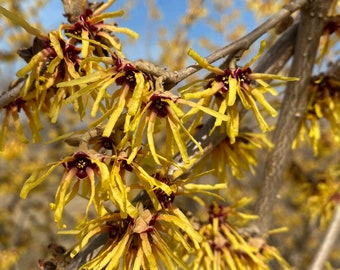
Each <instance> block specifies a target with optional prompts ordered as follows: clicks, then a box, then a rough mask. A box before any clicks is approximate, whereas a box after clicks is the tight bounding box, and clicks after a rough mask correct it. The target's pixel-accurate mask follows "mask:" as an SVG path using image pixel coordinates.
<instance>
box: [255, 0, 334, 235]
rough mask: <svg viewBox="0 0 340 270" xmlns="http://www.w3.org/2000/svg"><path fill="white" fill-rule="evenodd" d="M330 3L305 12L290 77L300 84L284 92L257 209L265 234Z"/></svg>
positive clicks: (314, 3) (319, 0)
mask: <svg viewBox="0 0 340 270" xmlns="http://www.w3.org/2000/svg"><path fill="white" fill-rule="evenodd" d="M331 2H332V1H331V0H327V1H324V0H317V1H312V2H310V3H309V4H308V6H307V7H306V8H304V9H302V14H301V20H300V24H299V29H298V36H297V40H296V46H295V51H294V60H293V64H292V68H291V72H290V76H292V77H298V78H300V80H299V81H298V82H289V83H288V84H287V88H286V91H285V96H284V99H283V101H284V102H283V104H282V107H281V110H280V115H279V119H278V122H277V127H276V129H275V131H274V134H273V143H274V147H273V150H272V151H271V152H270V153H269V155H268V158H267V162H266V164H265V169H264V176H263V185H262V188H261V190H260V194H259V199H258V201H257V205H256V212H257V214H258V215H259V219H258V220H257V221H256V224H257V225H258V227H259V228H260V231H262V232H265V231H267V230H268V228H269V227H270V224H271V213H272V210H273V207H274V204H275V201H276V196H277V193H278V190H279V188H280V185H281V181H282V176H283V171H284V169H285V167H286V164H287V161H288V158H289V152H290V150H291V145H292V143H293V140H294V138H295V137H296V134H297V132H298V130H299V126H300V122H301V118H302V115H303V114H304V112H305V109H306V107H307V102H308V93H307V88H308V85H309V83H310V78H311V74H312V70H313V64H314V61H312V59H315V56H316V52H317V48H318V45H319V40H320V36H321V33H322V30H323V27H324V24H325V19H326V14H327V11H328V9H329V7H330V5H331Z"/></svg>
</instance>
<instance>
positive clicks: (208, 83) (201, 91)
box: [179, 42, 297, 143]
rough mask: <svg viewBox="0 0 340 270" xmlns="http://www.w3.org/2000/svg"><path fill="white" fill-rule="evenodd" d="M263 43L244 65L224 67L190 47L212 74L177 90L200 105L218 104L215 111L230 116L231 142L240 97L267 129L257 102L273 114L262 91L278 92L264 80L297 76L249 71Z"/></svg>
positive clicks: (237, 118)
mask: <svg viewBox="0 0 340 270" xmlns="http://www.w3.org/2000/svg"><path fill="white" fill-rule="evenodd" d="M263 49H264V42H262V44H261V48H260V51H259V53H258V54H257V55H256V56H255V57H254V58H253V59H252V60H251V61H250V62H249V63H247V64H245V65H244V66H243V67H237V66H236V67H235V66H231V67H229V68H226V69H224V70H222V69H220V68H218V67H214V66H212V65H210V64H209V63H208V62H207V61H206V60H205V59H203V58H202V57H201V56H199V55H198V54H197V53H196V52H195V51H193V50H192V49H191V50H189V52H188V54H189V55H190V56H191V57H192V58H193V59H194V60H195V61H197V63H198V64H199V65H200V66H202V67H203V68H205V69H207V70H208V71H210V72H212V74H213V75H212V76H209V78H208V79H206V80H203V81H197V82H195V83H194V84H190V85H188V86H184V87H182V88H181V89H180V90H179V91H180V92H181V93H183V98H184V99H189V100H190V99H197V100H198V103H199V104H203V105H205V106H208V105H209V107H217V111H218V112H219V113H222V114H226V115H227V116H228V118H229V120H228V121H226V122H225V131H226V134H227V135H228V137H229V138H230V141H231V143H234V142H235V138H236V136H237V135H238V132H239V108H238V102H237V100H238V99H239V100H240V102H241V104H242V105H243V107H244V108H245V109H247V110H249V109H251V110H252V111H253V112H254V115H255V118H256V120H257V122H258V124H259V126H260V128H261V130H262V131H267V130H268V129H269V126H268V124H267V123H266V121H265V120H264V118H263V116H262V114H261V113H260V111H259V109H258V107H257V104H256V101H257V102H258V103H260V104H261V105H262V106H263V108H264V109H265V110H266V111H267V112H268V113H269V114H270V115H271V116H276V115H277V112H276V110H275V109H274V108H273V107H272V106H271V105H270V104H269V103H268V101H267V100H266V99H265V98H264V93H266V92H269V93H271V94H272V95H277V92H276V90H275V89H274V88H273V87H272V86H270V85H269V84H268V83H266V82H265V81H264V80H268V79H269V80H282V81H295V80H297V78H291V77H284V76H279V75H274V74H261V73H254V72H252V70H251V68H250V65H251V64H252V63H253V62H254V61H255V60H256V59H257V58H258V57H259V56H260V55H261V53H262V51H263ZM196 114H197V110H192V111H189V112H188V114H187V115H186V117H191V116H193V115H196ZM221 124H222V121H220V120H219V119H217V120H216V123H215V127H217V126H220V125H221Z"/></svg>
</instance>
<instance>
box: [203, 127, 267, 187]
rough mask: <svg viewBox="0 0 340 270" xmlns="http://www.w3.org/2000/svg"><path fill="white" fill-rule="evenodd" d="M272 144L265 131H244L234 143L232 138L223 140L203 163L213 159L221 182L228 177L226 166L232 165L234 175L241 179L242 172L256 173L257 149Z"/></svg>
mask: <svg viewBox="0 0 340 270" xmlns="http://www.w3.org/2000/svg"><path fill="white" fill-rule="evenodd" d="M272 146H273V145H272V143H271V142H270V141H269V140H268V139H267V138H266V135H265V134H263V133H259V134H256V133H251V132H242V133H240V134H239V135H238V136H237V137H236V138H235V142H234V143H232V142H231V139H230V138H226V139H225V140H223V141H222V142H221V143H220V144H219V145H218V146H217V147H215V148H214V150H213V151H212V152H211V154H209V155H208V156H207V157H206V158H205V159H203V160H202V164H204V163H205V162H206V161H207V160H211V166H212V167H213V168H214V169H215V170H214V174H215V175H217V176H218V177H219V179H220V181H221V182H226V180H227V179H228V177H227V170H226V169H225V167H226V166H228V167H230V171H231V174H232V176H234V177H236V178H238V179H241V178H242V177H243V174H242V172H247V171H250V172H251V173H255V171H254V167H255V166H256V165H257V156H256V152H257V150H259V149H262V148H271V147H272Z"/></svg>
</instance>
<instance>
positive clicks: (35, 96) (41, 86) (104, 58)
mask: <svg viewBox="0 0 340 270" xmlns="http://www.w3.org/2000/svg"><path fill="white" fill-rule="evenodd" d="M112 2H113V1H109V2H108V3H106V4H103V5H101V6H100V7H99V8H98V9H97V10H95V11H93V10H91V9H85V10H84V11H83V13H82V14H81V15H80V16H79V19H78V21H76V22H74V23H73V24H62V25H61V26H60V29H59V30H58V31H52V32H50V33H48V34H43V33H41V32H40V30H38V29H36V28H34V27H32V26H31V25H30V24H29V23H28V22H26V21H25V20H23V19H22V18H21V17H20V16H19V15H17V14H15V13H12V12H10V11H8V10H6V9H5V8H2V7H1V9H0V13H1V14H3V15H5V16H6V17H7V18H9V19H10V20H12V21H14V22H16V24H19V25H20V26H22V27H23V28H24V29H25V30H26V31H27V32H28V33H30V34H32V35H33V36H35V39H34V43H33V46H32V47H31V48H29V49H26V50H21V51H20V55H21V56H22V57H23V58H24V59H25V60H26V61H27V62H28V63H27V65H25V66H24V67H23V68H21V69H20V70H19V71H18V72H17V76H18V77H19V78H20V79H21V80H23V83H22V86H21V90H20V95H19V97H18V98H17V99H16V100H15V101H13V102H11V103H10V104H8V105H6V106H5V107H4V109H5V111H6V116H5V120H4V126H5V127H7V126H8V125H9V124H8V121H9V115H10V114H12V115H13V118H14V125H15V127H16V129H17V130H18V131H19V132H18V133H19V134H20V136H21V137H23V132H22V130H21V128H20V124H19V122H18V121H19V120H18V117H17V112H18V111H20V109H21V108H22V109H23V110H24V111H25V114H26V116H27V118H28V120H29V123H30V128H31V131H32V134H33V141H36V140H37V139H39V129H40V128H41V124H40V120H39V115H38V112H39V114H42V113H44V114H47V115H48V116H49V117H50V119H51V122H52V123H54V122H56V121H57V119H58V115H59V112H60V110H61V108H62V107H63V106H65V105H67V104H68V102H65V99H66V100H67V98H69V97H71V99H72V105H73V108H74V110H75V111H77V112H78V113H79V115H80V116H81V117H83V116H84V114H85V112H86V107H87V104H88V103H89V102H90V101H91V99H92V100H96V99H98V98H97V97H98V95H101V94H103V93H102V92H100V91H98V90H97V89H96V90H95V91H93V92H92V93H91V95H86V94H88V92H87V91H84V89H83V88H84V84H82V83H80V84H78V85H69V86H63V87H60V86H58V84H59V83H61V82H68V81H70V80H74V79H78V78H80V77H84V76H86V75H88V74H92V73H93V71H94V70H97V69H102V68H103V65H104V66H107V65H109V64H110V63H112V62H113V61H115V58H116V54H118V55H120V56H121V57H123V54H122V51H121V46H120V43H119V42H118V41H117V40H116V38H115V33H125V34H128V35H130V36H132V37H134V38H136V37H137V34H136V33H134V32H133V31H131V30H129V29H126V28H121V27H118V26H116V25H113V24H112V23H106V22H104V20H107V19H110V18H114V17H117V16H121V15H122V14H123V12H122V11H118V12H109V13H103V11H105V9H107V8H108V7H109V6H110V5H111V4H112ZM5 136H6V130H5V129H4V128H3V130H2V133H1V142H3V141H4V140H5Z"/></svg>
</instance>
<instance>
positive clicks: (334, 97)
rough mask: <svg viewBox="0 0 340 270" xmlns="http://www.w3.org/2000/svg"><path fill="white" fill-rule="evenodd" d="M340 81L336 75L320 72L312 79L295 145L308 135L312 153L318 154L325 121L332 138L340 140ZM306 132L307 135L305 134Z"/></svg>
mask: <svg viewBox="0 0 340 270" xmlns="http://www.w3.org/2000/svg"><path fill="white" fill-rule="evenodd" d="M339 102H340V81H339V79H338V77H336V75H326V74H321V75H320V76H315V77H314V78H313V79H312V85H311V87H310V100H309V104H308V108H307V111H306V114H305V115H304V119H303V121H302V124H301V127H300V133H299V135H298V137H297V138H296V140H295V146H296V144H297V143H299V142H300V141H304V140H305V138H306V137H308V138H309V139H310V141H311V143H312V146H313V150H314V154H315V155H318V153H319V148H320V145H319V144H320V139H321V136H322V134H321V125H324V123H323V122H324V121H326V122H327V123H328V125H329V127H330V130H331V133H332V134H333V137H334V140H335V141H336V142H339V140H340V126H339V122H340V106H339V104H340V103H339ZM306 134H307V136H306Z"/></svg>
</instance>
